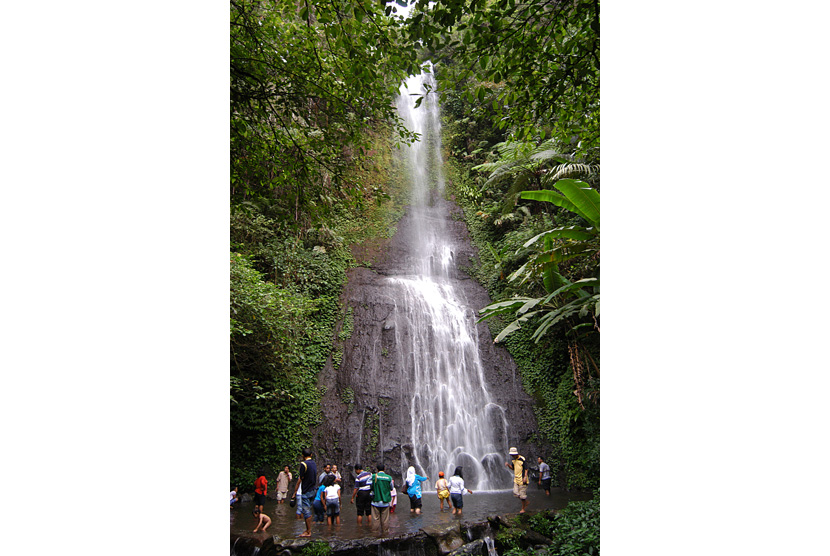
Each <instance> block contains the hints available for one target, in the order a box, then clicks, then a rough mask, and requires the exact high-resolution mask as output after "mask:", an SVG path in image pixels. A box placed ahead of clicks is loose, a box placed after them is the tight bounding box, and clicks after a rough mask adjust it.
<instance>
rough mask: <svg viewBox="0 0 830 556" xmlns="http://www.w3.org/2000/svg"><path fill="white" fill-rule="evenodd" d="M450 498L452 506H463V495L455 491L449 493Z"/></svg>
mask: <svg viewBox="0 0 830 556" xmlns="http://www.w3.org/2000/svg"><path fill="white" fill-rule="evenodd" d="M450 500H452V505H453V506H454V507H456V508H459V509H460V508H463V507H464V497H463V496H461V495H460V494H458V493H457V492H453V493H452V494H450Z"/></svg>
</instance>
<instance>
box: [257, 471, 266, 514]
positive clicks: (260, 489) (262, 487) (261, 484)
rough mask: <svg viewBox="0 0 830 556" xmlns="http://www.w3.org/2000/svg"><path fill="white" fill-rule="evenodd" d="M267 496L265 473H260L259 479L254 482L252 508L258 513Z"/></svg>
mask: <svg viewBox="0 0 830 556" xmlns="http://www.w3.org/2000/svg"><path fill="white" fill-rule="evenodd" d="M267 495H268V479H266V478H265V472H264V471H260V472H259V477H257V480H256V481H254V508H256V509H257V510H259V511H260V512H261V511H262V510H263V506H264V505H265V497H266V496H267Z"/></svg>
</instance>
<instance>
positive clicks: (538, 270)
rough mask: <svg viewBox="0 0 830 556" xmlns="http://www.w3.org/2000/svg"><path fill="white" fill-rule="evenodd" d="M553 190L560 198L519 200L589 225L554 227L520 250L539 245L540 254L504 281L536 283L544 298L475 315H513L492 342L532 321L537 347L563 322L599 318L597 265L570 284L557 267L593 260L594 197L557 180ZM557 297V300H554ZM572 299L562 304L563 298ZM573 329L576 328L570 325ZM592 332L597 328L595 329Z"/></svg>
mask: <svg viewBox="0 0 830 556" xmlns="http://www.w3.org/2000/svg"><path fill="white" fill-rule="evenodd" d="M554 186H555V187H556V188H557V189H559V190H560V191H561V192H562V193H563V195H564V196H563V195H559V194H557V193H555V192H553V191H550V190H541V191H524V192H522V193H521V197H522V198H523V199H534V200H537V201H546V202H550V203H553V204H555V205H557V206H559V207H561V208H564V209H566V210H569V211H571V212H573V213H575V214H577V215H579V216H580V217H582V218H583V219H585V220H586V221H587V222H588V224H589V225H590V227H589V228H586V227H582V226H568V227H559V228H555V229H552V230H547V231H545V232H542V233H540V234H538V235H536V236H534V237H533V238H531V239H529V240H528V241H527V242H526V243H525V244H524V246H523V247H526V248H527V247H530V246H531V245H533V244H537V243H539V242H540V241H541V243H542V249H540V250H539V251H537V252H536V253H534V254H533V255H532V256H531V257H530V258H529V259H528V262H526V263H525V264H524V265H522V267H521V268H519V269H518V270H516V271H515V272H514V273H513V274H511V275H510V277H509V278H508V280H509V281H513V280H515V279H517V278H521V279H522V282H524V281H526V280H529V279H533V278H541V280H542V283H543V284H544V286H545V289H546V290H547V292H548V294H547V295H546V296H544V297H535V298H530V297H519V296H515V297H513V298H512V299H510V300H507V301H501V302H498V303H493V304H490V305H488V306H487V307H485V308H483V309H482V310H481V311H479V312H480V314H481V318H482V319H487V318H491V317H493V316H495V315H506V314H513V315H514V316H515V320H513V322H511V323H510V324H509V325H508V326H507V327H505V329H504V330H502V332H501V333H500V334H499V335H498V336H497V337H496V338H495V341H496V342H499V341H501V340H502V339H504V337H505V336H507V335H508V334H511V333H512V332H515V331H516V330H519V329H520V328H521V327H522V324H524V323H526V322H528V321H529V320H532V319H534V317H535V320H536V330H535V332H534V333H533V338H534V340H536V341H537V342H538V341H539V340H540V339H541V338H542V337H543V336H544V335H545V333H547V332H548V331H550V330H551V329H552V327H553V326H554V325H556V324H557V323H559V322H560V321H563V320H565V319H578V318H584V317H586V316H588V315H589V314H590V316H591V317H592V319H593V322H594V323H595V324H596V323H597V320H596V319H597V317H599V299H600V293H599V287H600V281H599V265H598V264H597V265H596V267H595V269H594V271H593V274H594V276H591V277H589V278H582V279H580V280H577V281H576V282H571V281H570V280H568V279H567V278H565V277H564V276H562V274H560V272H559V265H560V264H561V263H563V262H566V261H569V260H571V259H573V258H576V257H583V258H587V259H589V260H593V259H596V258H598V255H599V231H600V210H599V207H600V201H599V199H600V197H599V192H597V191H595V190H594V189H591V188H590V187H589V186H588V184H586V183H585V182H582V181H579V180H573V179H561V180H559V181H558V182H556V184H554ZM558 296H561V297H558ZM567 297H572V298H573V299H571V300H569V301H567V302H565V301H563V300H562V298H567ZM576 325H577V324H576V323H575V324H574V325H573V326H572V328H573V327H574V326H576ZM597 329H599V326H598V325H597Z"/></svg>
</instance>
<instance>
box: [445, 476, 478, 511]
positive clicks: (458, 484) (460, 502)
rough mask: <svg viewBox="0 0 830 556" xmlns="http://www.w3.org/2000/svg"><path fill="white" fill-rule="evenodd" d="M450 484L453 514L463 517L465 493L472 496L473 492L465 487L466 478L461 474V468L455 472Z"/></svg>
mask: <svg viewBox="0 0 830 556" xmlns="http://www.w3.org/2000/svg"><path fill="white" fill-rule="evenodd" d="M449 483H450V500H451V501H452V505H453V508H452V513H454V514H458V515H461V509H462V508H463V507H464V497H463V496H464V492H465V491H466V492H467V493H468V494H472V493H473V491H472V490H469V489H468V488H465V487H464V476H463V475H462V474H461V467H456V468H455V472H454V473H453V474H452V477H450V480H449Z"/></svg>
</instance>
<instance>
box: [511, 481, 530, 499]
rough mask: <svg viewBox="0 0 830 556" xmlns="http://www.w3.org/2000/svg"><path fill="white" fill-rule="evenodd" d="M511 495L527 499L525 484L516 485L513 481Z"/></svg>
mask: <svg viewBox="0 0 830 556" xmlns="http://www.w3.org/2000/svg"><path fill="white" fill-rule="evenodd" d="M513 496H515V497H517V498H520V499H522V500H525V499H527V485H517V484H516V483H513Z"/></svg>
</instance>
